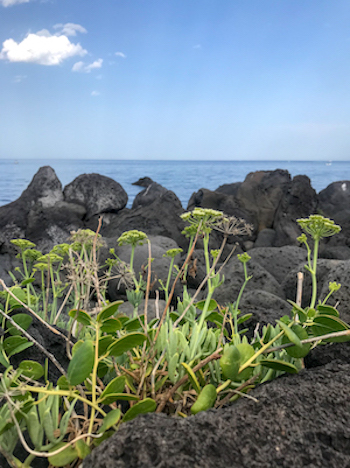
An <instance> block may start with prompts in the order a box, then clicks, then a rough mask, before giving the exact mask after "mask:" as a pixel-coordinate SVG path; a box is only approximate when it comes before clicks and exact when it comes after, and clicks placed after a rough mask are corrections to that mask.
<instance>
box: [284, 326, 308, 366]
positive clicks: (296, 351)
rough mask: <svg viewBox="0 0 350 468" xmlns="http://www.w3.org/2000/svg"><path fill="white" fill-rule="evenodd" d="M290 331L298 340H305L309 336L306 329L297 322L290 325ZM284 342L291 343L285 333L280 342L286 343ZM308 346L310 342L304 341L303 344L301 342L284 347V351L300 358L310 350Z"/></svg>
mask: <svg viewBox="0 0 350 468" xmlns="http://www.w3.org/2000/svg"><path fill="white" fill-rule="evenodd" d="M292 331H293V332H294V333H295V334H296V335H297V336H298V338H299V339H300V340H307V339H308V338H309V335H308V333H307V331H306V329H305V328H303V327H302V326H301V325H299V324H297V323H295V324H294V325H292ZM286 343H291V341H290V340H289V339H288V337H287V336H286V335H284V336H283V338H282V344H286ZM310 348H311V344H310V343H304V344H301V345H300V346H297V345H294V346H290V347H289V348H286V352H287V354H289V356H292V357H294V358H299V359H300V358H303V357H305V356H306V355H307V354H308V352H309V351H310Z"/></svg>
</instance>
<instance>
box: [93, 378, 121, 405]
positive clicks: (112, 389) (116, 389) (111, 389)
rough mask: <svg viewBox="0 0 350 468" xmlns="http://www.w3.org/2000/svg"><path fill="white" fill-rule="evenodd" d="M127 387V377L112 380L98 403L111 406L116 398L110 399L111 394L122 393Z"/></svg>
mask: <svg viewBox="0 0 350 468" xmlns="http://www.w3.org/2000/svg"><path fill="white" fill-rule="evenodd" d="M124 387H125V376H124V375H120V376H119V377H116V378H115V379H113V380H111V382H109V384H108V385H107V386H106V388H105V389H104V390H103V392H102V393H101V395H100V396H99V398H98V400H97V402H98V403H102V402H103V404H104V405H110V404H111V403H113V402H114V401H115V399H114V397H112V398H108V396H109V395H110V394H113V393H122V392H123V390H124Z"/></svg>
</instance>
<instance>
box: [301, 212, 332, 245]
mask: <svg viewBox="0 0 350 468" xmlns="http://www.w3.org/2000/svg"><path fill="white" fill-rule="evenodd" d="M297 222H298V224H299V226H300V227H301V229H302V230H303V231H305V232H307V233H308V234H310V236H311V237H312V238H313V239H314V240H315V241H316V240H320V239H322V238H323V237H330V236H334V234H337V233H338V232H340V231H341V227H340V226H338V225H337V224H335V223H334V221H332V220H331V219H328V218H325V217H323V216H321V215H310V216H309V217H308V218H301V219H298V220H297Z"/></svg>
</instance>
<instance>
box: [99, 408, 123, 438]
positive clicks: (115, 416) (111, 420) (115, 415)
mask: <svg viewBox="0 0 350 468" xmlns="http://www.w3.org/2000/svg"><path fill="white" fill-rule="evenodd" d="M121 415H122V413H121V411H120V409H114V410H112V411H110V412H109V413H108V414H107V416H105V417H104V418H103V422H102V425H101V427H100V428H99V430H98V432H99V434H101V433H103V432H105V431H107V430H108V429H109V428H111V427H112V426H114V424H117V422H118V421H119V419H120V417H121Z"/></svg>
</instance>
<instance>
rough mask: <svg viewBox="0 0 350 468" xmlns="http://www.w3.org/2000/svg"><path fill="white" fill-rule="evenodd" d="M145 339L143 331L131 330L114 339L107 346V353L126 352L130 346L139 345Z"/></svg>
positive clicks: (119, 354) (117, 354)
mask: <svg viewBox="0 0 350 468" xmlns="http://www.w3.org/2000/svg"><path fill="white" fill-rule="evenodd" d="M145 340H146V336H145V335H144V334H143V333H139V332H133V333H129V334H128V335H125V336H123V337H122V338H119V339H118V340H115V341H114V343H112V344H111V345H110V346H109V348H108V351H109V355H110V356H121V355H122V354H124V353H126V352H127V351H129V350H130V349H132V348H136V347H137V346H141V345H142V343H143V342H144V341H145Z"/></svg>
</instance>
